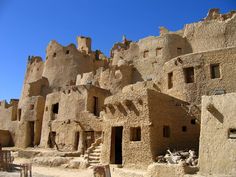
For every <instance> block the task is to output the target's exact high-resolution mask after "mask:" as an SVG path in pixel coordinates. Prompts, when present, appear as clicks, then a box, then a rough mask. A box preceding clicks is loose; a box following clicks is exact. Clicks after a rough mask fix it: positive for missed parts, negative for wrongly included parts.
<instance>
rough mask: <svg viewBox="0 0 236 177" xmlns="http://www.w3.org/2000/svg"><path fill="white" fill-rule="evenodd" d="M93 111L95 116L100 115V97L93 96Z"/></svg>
mask: <svg viewBox="0 0 236 177" xmlns="http://www.w3.org/2000/svg"><path fill="white" fill-rule="evenodd" d="M93 113H94V115H95V116H97V117H98V116H99V110H98V97H96V96H94V97H93Z"/></svg>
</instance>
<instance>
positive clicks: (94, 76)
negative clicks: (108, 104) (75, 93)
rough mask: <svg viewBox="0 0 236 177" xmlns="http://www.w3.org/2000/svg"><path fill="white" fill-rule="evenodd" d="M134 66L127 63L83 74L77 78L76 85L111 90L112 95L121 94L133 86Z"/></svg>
mask: <svg viewBox="0 0 236 177" xmlns="http://www.w3.org/2000/svg"><path fill="white" fill-rule="evenodd" d="M132 75H133V66H132V65H128V64H126V63H123V64H120V65H119V66H117V65H115V66H111V67H109V68H107V69H105V68H99V69H98V70H96V72H95V73H94V72H89V73H83V74H82V75H78V76H77V81H76V85H83V84H92V85H95V86H97V87H100V88H103V89H106V90H110V92H111V93H112V94H115V93H117V92H120V91H121V90H122V88H123V87H124V86H126V85H129V84H131V82H132Z"/></svg>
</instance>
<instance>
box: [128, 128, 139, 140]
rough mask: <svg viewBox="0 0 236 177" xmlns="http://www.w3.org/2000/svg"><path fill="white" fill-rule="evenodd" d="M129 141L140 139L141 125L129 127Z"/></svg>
mask: <svg viewBox="0 0 236 177" xmlns="http://www.w3.org/2000/svg"><path fill="white" fill-rule="evenodd" d="M130 141H141V127H131V128H130Z"/></svg>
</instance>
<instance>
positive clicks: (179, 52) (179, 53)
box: [177, 47, 182, 55]
mask: <svg viewBox="0 0 236 177" xmlns="http://www.w3.org/2000/svg"><path fill="white" fill-rule="evenodd" d="M177 55H182V48H180V47H178V48H177Z"/></svg>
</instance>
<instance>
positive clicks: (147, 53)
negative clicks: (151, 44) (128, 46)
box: [143, 50, 149, 58]
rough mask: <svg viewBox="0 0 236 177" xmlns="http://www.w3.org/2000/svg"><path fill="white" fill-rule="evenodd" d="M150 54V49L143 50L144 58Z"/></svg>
mask: <svg viewBox="0 0 236 177" xmlns="http://www.w3.org/2000/svg"><path fill="white" fill-rule="evenodd" d="M148 55H149V51H148V50H145V51H144V52H143V58H146V57H148Z"/></svg>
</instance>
